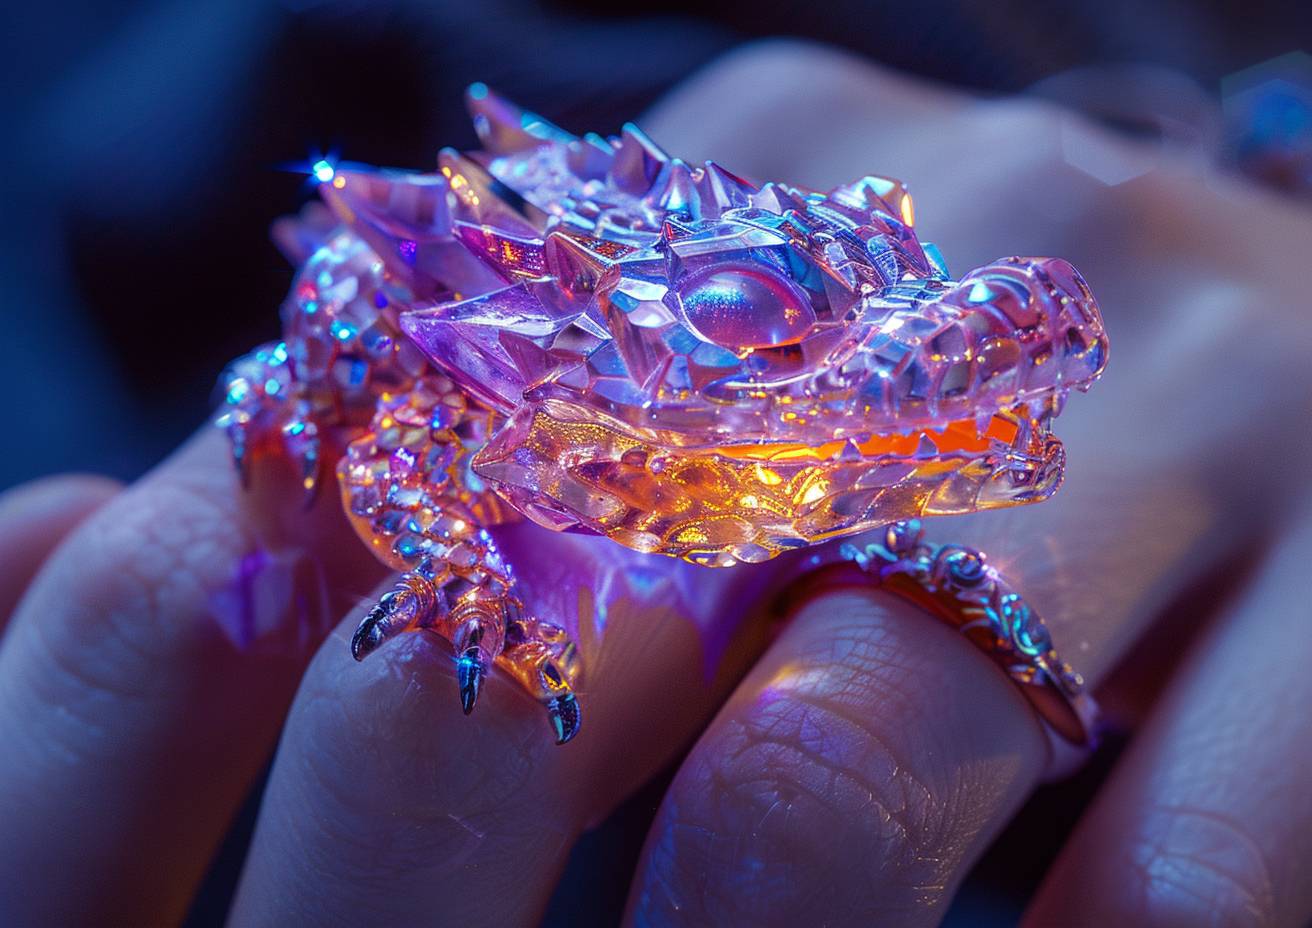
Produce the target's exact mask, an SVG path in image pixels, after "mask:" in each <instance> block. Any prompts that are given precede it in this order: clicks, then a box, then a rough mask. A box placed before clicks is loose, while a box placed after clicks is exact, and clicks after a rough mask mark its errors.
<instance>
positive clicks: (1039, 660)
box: [838, 519, 1098, 748]
mask: <svg viewBox="0 0 1312 928" xmlns="http://www.w3.org/2000/svg"><path fill="white" fill-rule="evenodd" d="M838 553H839V557H840V558H841V559H842V560H843V561H845V562H849V563H851V564H855V565H856V566H857V567H858V568H860V569H861V570H862V571H863V572H864V573H865V574H866V575H867V576H869V577H870V578H871V579H873V580H874V582H875V584H876V585H877V586H878V587H879V588H880V589H882V590H887V591H888V592H890V593H893V594H894V595H896V596H898V597H900V598H902V599H905V600H907V601H909V602H912V603H914V604H916V605H917V606H920V607H922V608H924V609H925V610H927V611H928V612H930V613H932V614H933V615H934V616H935V617H937V618H939V619H941V620H942V621H944V622H946V623H947V624H948V625H949V626H951V627H953V628H955V629H957V630H958V631H959V632H961V633H962V634H963V635H965V637H966V638H967V639H968V640H969V641H970V642H972V643H973V644H975V645H976V646H977V647H978V648H979V649H980V650H981V651H983V652H984V653H985V654H987V655H988V656H989V658H990V659H992V660H993V662H994V663H996V664H997V665H998V666H999V667H1001V668H1002V669H1003V670H1004V671H1006V673H1007V675H1008V676H1009V677H1011V679H1012V680H1013V681H1015V682H1016V684H1017V685H1018V686H1019V688H1020V691H1021V693H1022V694H1023V695H1024V696H1025V698H1026V699H1027V700H1029V702H1030V704H1031V705H1032V706H1033V707H1034V709H1035V711H1037V712H1038V714H1039V717H1040V718H1041V719H1042V720H1043V722H1044V723H1045V724H1046V725H1047V726H1048V727H1049V729H1050V730H1051V731H1052V732H1053V733H1054V734H1056V735H1058V736H1059V737H1060V738H1061V739H1062V740H1063V741H1065V742H1067V743H1068V744H1071V745H1074V746H1076V747H1080V748H1090V747H1092V746H1093V745H1094V743H1095V742H1096V739H1097V728H1098V706H1097V703H1095V702H1094V700H1093V697H1091V696H1090V695H1089V694H1088V693H1087V692H1085V689H1084V678H1083V677H1081V676H1080V675H1079V674H1078V673H1076V672H1075V671H1074V670H1073V669H1072V668H1071V666H1070V664H1067V663H1066V662H1065V661H1063V660H1062V659H1061V658H1060V657H1059V656H1058V655H1057V650H1056V648H1055V646H1054V645H1053V641H1052V634H1051V633H1050V632H1049V631H1048V627H1047V625H1046V624H1044V621H1043V619H1042V618H1041V617H1040V616H1039V614H1038V613H1037V612H1035V611H1034V609H1033V607H1031V606H1030V604H1029V603H1028V602H1026V600H1025V598H1024V597H1023V596H1021V594H1020V593H1018V592H1016V590H1015V589H1014V588H1013V587H1012V586H1011V585H1010V584H1009V583H1007V581H1006V580H1005V579H1003V578H1002V576H1001V575H1000V574H999V573H998V571H997V570H996V569H995V568H994V567H993V566H992V565H990V564H989V563H988V562H987V560H986V559H985V556H984V553H983V552H982V551H978V550H976V549H975V548H969V547H966V546H965V545H955V544H947V545H938V544H934V543H932V542H927V541H925V540H924V531H923V529H922V528H921V526H920V522H919V520H916V519H910V520H907V521H903V522H894V523H893V524H891V525H889V526H888V527H887V528H885V529H884V532H883V535H882V537H880V539H879V540H877V541H874V542H871V543H869V544H866V545H864V546H857V545H854V544H851V543H844V544H843V545H842V546H841V547H840V548H839V552H838Z"/></svg>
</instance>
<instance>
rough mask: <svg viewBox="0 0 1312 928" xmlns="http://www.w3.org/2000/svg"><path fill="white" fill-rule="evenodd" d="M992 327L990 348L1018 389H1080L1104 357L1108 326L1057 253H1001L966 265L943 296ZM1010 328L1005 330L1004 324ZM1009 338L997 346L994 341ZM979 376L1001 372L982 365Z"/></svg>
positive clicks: (981, 327) (1078, 278)
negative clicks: (1010, 255)
mask: <svg viewBox="0 0 1312 928" xmlns="http://www.w3.org/2000/svg"><path fill="white" fill-rule="evenodd" d="M947 299H948V300H949V301H950V302H952V303H955V304H956V305H957V306H958V307H959V308H961V309H964V310H966V311H967V312H968V314H970V315H971V316H974V321H975V322H976V326H975V329H976V331H984V330H992V332H993V333H996V334H993V335H991V336H990V337H989V339H987V340H985V341H983V342H982V343H981V346H980V347H981V349H982V351H981V354H985V353H986V352H987V350H988V349H990V348H993V349H994V350H995V353H996V354H997V355H998V356H999V359H1000V360H1001V359H1003V358H1005V361H1004V362H1003V364H1001V365H999V366H1000V367H1005V368H1008V370H1006V371H1005V373H1007V374H1008V375H1009V376H1008V377H1007V378H1006V379H1007V380H1009V381H1011V383H1010V385H1011V386H1012V387H1013V388H1014V389H1016V390H1017V392H1019V393H1021V394H1036V393H1039V392H1043V391H1047V390H1053V389H1057V390H1066V389H1070V388H1072V387H1074V388H1077V389H1080V390H1087V389H1088V388H1089V387H1090V386H1091V385H1092V384H1093V382H1094V381H1095V380H1097V379H1098V377H1099V375H1100V374H1101V373H1102V371H1103V368H1104V367H1105V366H1106V364H1107V346H1108V345H1107V332H1106V330H1105V328H1104V326H1103V321H1102V314H1101V313H1100V312H1099V310H1098V303H1097V301H1096V300H1095V299H1094V297H1093V293H1092V292H1091V291H1090V290H1089V285H1088V284H1087V283H1085V281H1084V278H1083V277H1082V276H1080V273H1079V271H1077V270H1076V269H1075V268H1074V267H1073V266H1071V264H1070V263H1069V262H1067V261H1063V260H1062V259H1060V258H1020V257H1018V258H1005V259H1002V260H1000V261H997V262H995V263H993V264H990V265H987V266H985V267H982V268H979V269H977V270H975V271H972V272H970V273H969V274H967V275H966V276H965V277H963V278H962V280H961V282H960V283H959V284H958V285H957V287H956V288H955V289H954V291H953V292H952V293H951V294H950V295H949V296H948V298H947ZM1007 330H1009V331H1007ZM998 345H1004V346H1014V347H1012V348H1011V349H1010V350H1004V351H998V350H997V349H996V346H998ZM979 373H980V374H981V375H982V378H981V379H985V378H987V377H989V376H990V375H996V374H1000V373H1003V371H1002V370H996V371H989V370H981V371H980V372H979Z"/></svg>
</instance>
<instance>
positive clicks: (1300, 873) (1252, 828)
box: [1026, 520, 1312, 928]
mask: <svg viewBox="0 0 1312 928" xmlns="http://www.w3.org/2000/svg"><path fill="white" fill-rule="evenodd" d="M1309 545H1312V520H1309V521H1306V522H1304V524H1303V525H1302V526H1301V528H1300V529H1298V530H1297V531H1295V532H1290V533H1286V534H1285V535H1284V537H1283V538H1281V539H1280V540H1279V542H1278V545H1277V546H1276V548H1275V550H1274V554H1273V557H1272V560H1271V561H1270V562H1269V563H1268V565H1267V567H1266V568H1265V570H1263V571H1262V572H1261V574H1260V575H1259V576H1258V578H1257V580H1256V581H1255V584H1254V586H1253V588H1252V589H1251V590H1250V591H1249V593H1248V594H1247V595H1246V596H1245V597H1244V598H1243V599H1242V600H1241V602H1240V603H1239V604H1238V606H1237V608H1236V609H1235V611H1234V613H1233V614H1232V615H1230V616H1226V617H1223V619H1222V621H1221V622H1220V623H1219V625H1218V626H1217V627H1215V628H1214V629H1213V630H1212V631H1211V633H1210V634H1208V635H1207V636H1206V637H1204V638H1203V639H1202V640H1200V641H1199V642H1198V643H1197V646H1196V648H1195V649H1194V651H1193V652H1192V653H1191V655H1190V657H1189V658H1188V659H1187V661H1186V663H1185V666H1184V668H1183V669H1182V670H1181V672H1180V674H1179V675H1178V677H1177V678H1176V679H1175V680H1173V681H1172V683H1171V685H1170V687H1169V689H1168V691H1167V693H1166V696H1165V698H1164V699H1163V700H1162V701H1161V702H1160V703H1159V704H1158V705H1157V706H1156V708H1155V709H1154V712H1153V715H1152V717H1151V718H1150V720H1149V722H1148V724H1147V725H1146V726H1145V727H1144V728H1143V729H1142V730H1141V731H1140V732H1139V733H1138V735H1137V736H1136V739H1135V741H1134V743H1133V744H1132V746H1131V748H1130V751H1129V752H1128V754H1127V756H1126V757H1125V758H1124V759H1123V760H1122V761H1121V762H1120V764H1119V766H1118V767H1117V769H1116V771H1115V772H1114V774H1113V776H1112V778H1111V780H1110V782H1109V783H1108V784H1107V786H1106V787H1105V788H1104V789H1103V791H1102V793H1101V794H1100V795H1099V796H1098V799H1097V800H1096V802H1095V803H1094V805H1093V806H1092V808H1091V809H1090V810H1089V811H1088V812H1087V813H1086V815H1085V818H1084V820H1083V821H1082V822H1081V824H1080V826H1079V828H1078V829H1077V830H1076V833H1075V836H1074V837H1073V838H1072V839H1071V842H1070V843H1069V844H1068V845H1067V847H1066V848H1065V849H1064V850H1063V852H1062V854H1061V856H1060V858H1059V859H1058V861H1057V863H1056V865H1055V866H1054V868H1053V870H1052V871H1051V872H1050V873H1049V875H1048V878H1047V880H1046V881H1045V883H1044V886H1043V888H1042V890H1041V891H1040V894H1039V897H1038V899H1037V900H1036V901H1035V902H1034V905H1033V906H1032V908H1031V910H1030V912H1029V915H1028V918H1027V922H1026V924H1027V925H1031V926H1035V928H1038V926H1046V925H1055V924H1061V925H1068V926H1071V928H1080V926H1095V925H1099V926H1100V925H1116V924H1123V925H1144V926H1177V925H1179V926H1218V928H1219V926H1289V928H1300V926H1303V925H1306V924H1307V922H1308V919H1309V918H1312V883H1309V881H1308V879H1307V866H1308V861H1309V860H1312V726H1309V721H1308V714H1307V707H1308V705H1309V704H1312V676H1310V675H1309V673H1308V667H1309V665H1312V638H1309V635H1308V628H1307V615H1308V612H1307V606H1306V602H1307V592H1306V586H1307V581H1306V575H1307V567H1306V560H1307V558H1306V552H1307V551H1308V548H1309Z"/></svg>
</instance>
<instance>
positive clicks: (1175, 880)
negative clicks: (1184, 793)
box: [1130, 805, 1276, 928]
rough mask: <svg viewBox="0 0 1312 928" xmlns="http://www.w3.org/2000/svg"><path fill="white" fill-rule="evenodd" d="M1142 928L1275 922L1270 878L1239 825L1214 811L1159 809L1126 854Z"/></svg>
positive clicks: (1218, 927)
mask: <svg viewBox="0 0 1312 928" xmlns="http://www.w3.org/2000/svg"><path fill="white" fill-rule="evenodd" d="M1130 860H1131V863H1132V872H1133V874H1134V875H1135V878H1136V879H1137V880H1138V883H1139V885H1138V888H1137V889H1138V891H1137V898H1138V907H1139V910H1140V914H1141V916H1142V917H1143V919H1144V923H1145V924H1153V925H1159V924H1160V925H1174V924H1192V925H1207V926H1216V928H1221V926H1226V928H1229V926H1263V925H1270V924H1274V923H1275V922H1276V893H1275V887H1274V881H1273V879H1272V871H1271V869H1270V865H1269V863H1268V861H1267V859H1266V855H1265V854H1264V852H1263V851H1262V848H1261V846H1260V845H1259V844H1258V842H1257V841H1256V839H1255V838H1254V837H1253V835H1251V834H1250V833H1249V832H1248V830H1247V829H1246V828H1245V827H1244V826H1243V825H1242V824H1241V823H1239V822H1237V821H1234V820H1233V819H1231V818H1229V817H1227V816H1225V815H1223V814H1219V813H1217V812H1215V811H1213V810H1210V809H1205V808H1197V807H1189V806H1180V805H1173V806H1159V807H1157V808H1155V809H1153V810H1152V811H1151V812H1149V813H1148V814H1147V815H1146V816H1144V818H1143V820H1142V827H1141V828H1140V829H1139V832H1138V836H1137V838H1136V840H1135V843H1134V845H1133V846H1132V848H1131V850H1130Z"/></svg>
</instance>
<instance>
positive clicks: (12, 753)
mask: <svg viewBox="0 0 1312 928" xmlns="http://www.w3.org/2000/svg"><path fill="white" fill-rule="evenodd" d="M293 481H295V477H294V476H293V475H291V474H290V473H287V474H282V473H280V471H279V470H278V468H274V467H269V468H261V469H260V470H259V472H258V473H257V474H256V475H255V479H254V480H253V483H252V492H251V494H250V496H247V495H246V494H245V493H243V491H242V489H241V487H240V486H239V484H238V481H237V479H236V475H235V474H234V473H233V469H232V465H231V462H230V459H229V452H228V449H227V447H226V446H225V442H224V439H223V437H222V436H221V435H220V434H218V432H217V431H216V430H213V429H208V430H207V431H206V433H205V434H203V435H201V436H199V437H198V438H196V439H194V440H193V441H191V442H189V443H188V444H187V445H185V446H184V447H183V448H182V449H181V450H180V451H178V452H177V453H176V454H175V455H174V456H173V457H171V458H170V459H168V460H167V461H165V462H164V463H163V464H161V465H160V466H159V467H157V468H156V469H155V470H154V471H152V472H151V473H150V474H148V475H147V476H145V477H144V478H142V479H141V480H140V481H138V483H137V484H135V485H134V486H133V487H131V488H129V489H128V490H126V491H124V492H122V493H121V494H119V495H118V496H117V497H116V498H114V499H113V500H112V501H111V502H109V503H108V504H106V505H105V506H104V507H103V508H101V509H100V510H99V511H98V512H96V513H95V514H94V515H92V516H91V517H90V518H89V519H87V520H86V521H85V522H84V523H83V524H82V525H81V526H80V527H79V528H78V529H77V530H76V531H75V532H74V533H73V534H72V536H71V537H70V538H69V539H68V540H67V542H66V543H65V544H64V545H63V546H62V547H61V548H60V550H59V551H58V552H57V553H56V554H55V555H54V556H53V557H52V558H51V560H50V561H49V562H48V563H47V564H46V565H45V567H44V568H43V570H42V571H41V573H40V575H39V576H38V577H37V579H36V580H35V582H34V583H33V585H32V587H31V590H30V591H29V594H28V595H27V596H26V597H25V599H24V600H23V603H22V604H21V605H20V607H19V608H18V610H17V612H16V614H15V616H14V619H13V624H12V626H11V628H10V629H9V632H8V634H7V635H6V637H5V639H4V642H3V647H0V744H3V745H4V752H3V762H0V821H3V822H4V829H3V832H0V911H3V912H4V913H5V915H6V917H7V918H8V919H10V920H11V921H12V922H13V923H14V924H31V925H36V924H92V923H100V924H103V923H113V924H163V923H168V922H172V921H174V920H176V919H178V918H179V917H181V914H182V912H183V911H184V909H185V907H186V905H187V903H188V901H189V899H190V897H191V894H192V891H193V889H194V887H195V885H196V883H197V881H198V880H199V879H200V876H201V874H202V873H203V872H204V869H205V867H206V866H207V864H208V862H209V860H210V857H211V855H212V854H213V851H214V848H215V846H216V845H217V843H218V841H219V839H220V838H221V837H222V835H223V833H224V831H225V830H226V828H227V825H228V822H229V819H230V818H231V816H232V814H233V813H234V811H235V810H236V808H237V806H238V804H239V803H240V802H241V801H242V799H243V797H244V796H245V794H246V791H247V790H248V789H249V787H250V784H251V782H252V780H253V779H254V778H255V776H256V775H257V773H258V771H259V770H260V768H261V766H262V765H263V764H264V762H265V759H266V758H267V756H268V752H269V750H270V747H271V745H272V743H273V740H274V738H275V736H276V733H277V731H278V728H279V726H280V725H281V723H282V718H283V714H284V712H285V710H286V706H287V704H288V703H289V701H290V699H291V695H292V692H293V689H294V687H295V683H296V680H297V679H298V677H299V676H300V672H301V668H302V667H303V666H304V663H305V661H306V660H307V658H308V656H309V654H310V653H311V649H312V647H313V646H314V644H315V643H317V641H318V639H319V638H320V637H321V636H322V634H323V633H324V630H325V629H326V628H327V626H328V621H327V619H328V617H329V616H332V615H334V614H340V611H341V610H342V609H344V608H346V605H347V604H348V603H349V602H351V601H353V600H354V599H355V598H356V597H358V595H359V594H360V593H362V592H363V591H365V590H366V589H368V587H369V586H370V585H371V584H372V583H373V582H374V581H375V579H376V578H377V576H379V574H380V571H379V569H378V567H377V565H375V564H374V563H373V562H372V559H370V558H369V557H368V556H367V554H365V553H363V552H361V551H360V550H359V549H358V548H357V547H356V546H355V545H354V544H343V543H342V541H343V540H345V538H346V535H347V534H348V533H349V529H348V527H347V526H346V524H345V520H344V519H343V517H342V515H341V510H340V507H338V505H337V503H336V500H332V499H330V498H329V499H325V501H324V502H323V503H322V504H321V505H319V506H317V507H316V508H315V509H314V510H312V511H311V512H309V513H305V512H303V511H301V506H300V503H299V500H300V494H298V493H295V492H290V487H289V484H292V485H293V486H294V483H293ZM283 499H286V500H290V501H291V503H290V504H284V503H281V502H279V500H283ZM33 873H38V874H40V877H41V878H40V879H39V880H34V879H32V874H33Z"/></svg>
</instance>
